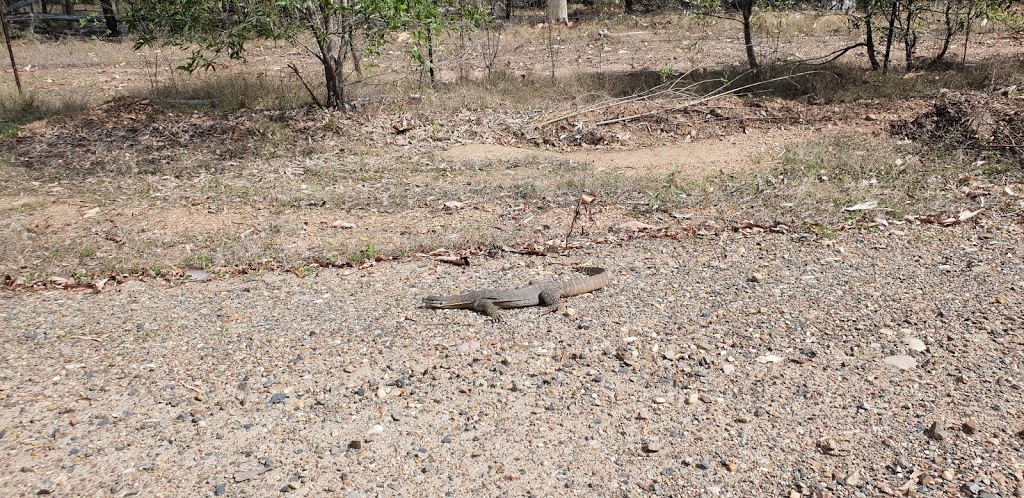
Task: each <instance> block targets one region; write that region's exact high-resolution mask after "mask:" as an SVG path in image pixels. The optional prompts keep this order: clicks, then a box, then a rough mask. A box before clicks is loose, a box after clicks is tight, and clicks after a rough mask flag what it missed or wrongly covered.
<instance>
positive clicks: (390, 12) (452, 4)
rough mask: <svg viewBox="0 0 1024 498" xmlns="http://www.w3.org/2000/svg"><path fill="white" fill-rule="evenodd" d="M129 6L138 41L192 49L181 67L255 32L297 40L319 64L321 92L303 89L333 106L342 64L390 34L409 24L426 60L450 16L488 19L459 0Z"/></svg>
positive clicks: (340, 89) (203, 64)
mask: <svg viewBox="0 0 1024 498" xmlns="http://www.w3.org/2000/svg"><path fill="white" fill-rule="evenodd" d="M127 7H128V9H127V15H126V16H125V17H126V24H127V26H128V29H129V31H130V32H131V33H132V34H133V35H134V36H136V37H137V42H136V48H141V47H144V46H149V45H152V44H155V43H162V44H166V45H172V46H177V47H184V48H188V49H191V56H190V57H189V59H188V61H187V62H186V63H185V64H183V65H182V66H181V67H180V68H179V69H182V70H185V71H190V72H191V71H195V70H197V69H211V68H214V67H215V66H214V64H215V60H216V58H217V57H218V56H221V55H224V54H227V56H228V57H230V58H232V59H241V58H243V57H244V55H245V47H246V44H247V43H248V42H249V41H250V40H253V39H267V40H286V41H290V42H294V43H296V44H300V45H302V46H303V47H305V48H306V50H307V51H308V52H309V53H310V54H311V55H312V56H313V57H315V58H316V59H317V61H318V62H319V63H320V64H321V66H322V67H323V77H324V84H325V87H326V97H325V98H323V99H321V98H319V97H318V96H317V94H316V92H314V90H313V89H312V88H311V87H310V86H309V85H306V89H307V90H308V91H309V93H310V96H312V97H313V100H314V101H315V102H316V103H317V104H318V105H320V106H321V107H328V108H335V109H342V108H344V104H345V68H346V65H351V66H352V70H354V71H356V72H361V68H360V63H359V58H360V55H361V54H362V53H365V52H370V53H372V52H375V51H377V50H379V49H380V48H381V47H382V46H383V45H384V44H385V42H386V41H387V38H388V35H389V34H390V33H394V32H397V31H408V32H409V33H410V34H411V35H412V37H413V40H414V41H415V43H414V45H413V48H412V49H411V50H410V51H409V53H410V55H411V56H412V57H413V58H414V59H416V60H417V61H418V62H419V63H420V64H423V65H424V66H431V65H432V63H433V61H432V53H433V43H434V38H435V37H436V36H437V35H438V34H440V33H441V32H443V31H444V30H445V29H446V26H448V24H449V23H451V22H456V21H458V22H465V23H467V24H470V25H472V26H478V25H480V24H482V23H486V22H489V15H488V14H486V12H485V11H484V10H483V9H482V8H481V7H480V4H479V3H476V2H471V1H467V2H462V0H437V1H435V0H221V1H210V0H184V1H180V2H169V1H165V0H129V1H128V2H127ZM310 42H312V43H310ZM358 45H361V46H358ZM290 67H291V68H292V70H293V71H295V73H296V74H299V71H298V68H297V67H296V66H294V65H291V66H290ZM300 77H301V75H300ZM303 84H305V82H303Z"/></svg>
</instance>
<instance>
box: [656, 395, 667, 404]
mask: <svg viewBox="0 0 1024 498" xmlns="http://www.w3.org/2000/svg"><path fill="white" fill-rule="evenodd" d="M665 403H668V399H666V398H664V397H662V396H658V397H657V398H654V404H656V405H664V404H665Z"/></svg>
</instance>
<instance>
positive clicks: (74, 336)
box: [71, 335, 103, 342]
mask: <svg viewBox="0 0 1024 498" xmlns="http://www.w3.org/2000/svg"><path fill="white" fill-rule="evenodd" d="M71 338H72V339H82V340H84V341H96V342H103V338H102V337H92V336H88V335H73V336H71Z"/></svg>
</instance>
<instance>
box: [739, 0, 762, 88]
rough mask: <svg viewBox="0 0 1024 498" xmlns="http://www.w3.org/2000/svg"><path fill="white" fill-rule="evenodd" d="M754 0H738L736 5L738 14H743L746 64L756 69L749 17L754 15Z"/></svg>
mask: <svg viewBox="0 0 1024 498" xmlns="http://www.w3.org/2000/svg"><path fill="white" fill-rule="evenodd" d="M755 1H756V0H739V1H738V2H736V3H737V6H738V7H739V9H740V14H742V15H743V45H744V46H745V47H746V50H747V65H749V66H750V69H751V70H753V71H757V69H758V67H759V66H758V64H757V55H756V54H754V29H753V26H751V25H750V18H752V17H753V16H754V2H755Z"/></svg>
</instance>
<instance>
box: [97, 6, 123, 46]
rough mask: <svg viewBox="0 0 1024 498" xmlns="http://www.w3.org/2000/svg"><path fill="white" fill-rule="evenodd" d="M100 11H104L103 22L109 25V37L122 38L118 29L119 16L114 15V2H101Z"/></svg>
mask: <svg viewBox="0 0 1024 498" xmlns="http://www.w3.org/2000/svg"><path fill="white" fill-rule="evenodd" d="M100 9H102V10H103V21H104V23H105V24H106V25H107V35H108V36H112V37H117V36H121V31H120V30H119V29H117V16H116V15H114V2H113V1H112V0H100Z"/></svg>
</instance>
